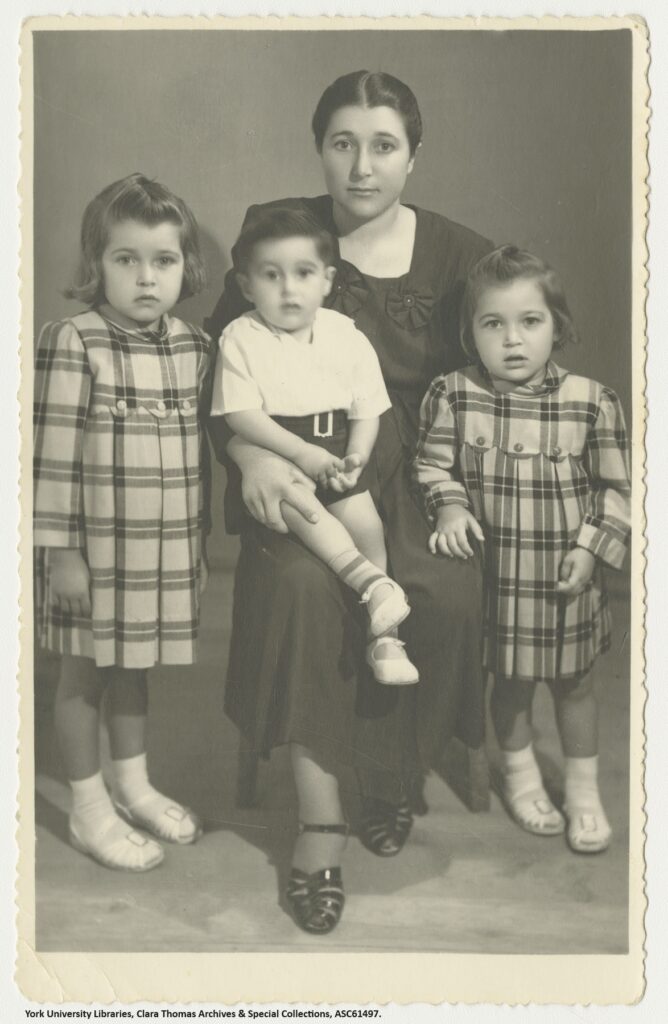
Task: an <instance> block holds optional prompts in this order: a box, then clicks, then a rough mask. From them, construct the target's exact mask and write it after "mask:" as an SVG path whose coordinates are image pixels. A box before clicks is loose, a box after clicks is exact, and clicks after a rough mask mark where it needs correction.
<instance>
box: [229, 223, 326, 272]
mask: <svg viewBox="0 0 668 1024" xmlns="http://www.w3.org/2000/svg"><path fill="white" fill-rule="evenodd" d="M281 238H312V239H313V241H314V243H315V247H316V250H317V253H318V256H319V257H320V259H321V260H322V262H323V263H324V264H325V266H326V267H330V266H332V265H333V264H334V263H335V262H336V251H337V250H336V242H335V241H334V238H333V236H332V235H331V234H330V232H329V231H327V230H326V229H325V228H323V227H322V225H321V224H318V222H317V221H316V220H314V219H313V218H312V217H311V216H309V214H308V213H305V212H304V211H302V210H293V209H291V208H290V207H289V206H275V207H273V208H272V209H269V210H263V211H262V212H261V213H260V214H259V215H258V216H256V217H253V218H252V219H251V220H250V221H249V222H248V224H246V225H244V227H243V228H242V229H241V234H240V235H239V237H238V239H237V240H236V242H235V243H234V245H233V247H232V263H233V264H234V269H235V270H236V272H237V273H238V274H245V273H246V271H247V269H248V264H249V263H250V261H251V258H252V256H253V250H254V248H255V246H256V245H259V244H260V242H267V241H269V240H270V239H281Z"/></svg>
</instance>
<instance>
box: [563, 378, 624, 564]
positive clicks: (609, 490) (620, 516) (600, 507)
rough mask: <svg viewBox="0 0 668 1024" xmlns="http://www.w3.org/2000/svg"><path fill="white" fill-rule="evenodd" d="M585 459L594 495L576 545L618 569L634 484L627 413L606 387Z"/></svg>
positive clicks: (588, 440)
mask: <svg viewBox="0 0 668 1024" xmlns="http://www.w3.org/2000/svg"><path fill="white" fill-rule="evenodd" d="M583 460H584V466H585V469H586V471H587V475H588V477H589V480H590V488H591V496H590V502H589V511H588V512H587V514H586V515H585V517H584V519H583V521H582V526H581V527H580V532H579V533H578V536H577V540H576V544H577V546H578V547H581V548H586V550H587V551H591V553H592V554H593V555H596V557H597V558H600V559H601V560H602V561H603V562H606V563H607V565H609V566H611V567H612V568H613V569H619V568H621V565H622V563H623V561H624V556H625V554H626V547H627V544H628V539H629V534H630V531H631V485H630V481H629V461H628V443H627V437H626V426H625V424H624V413H623V412H622V407H621V404H620V401H619V399H618V398H617V395H616V394H615V393H614V391H610V390H609V389H608V388H604V389H603V394H602V397H601V402H600V407H599V411H598V415H597V417H596V422H595V424H594V426H593V428H592V429H591V431H590V433H589V436H588V438H587V444H586V447H585V450H584V456H583Z"/></svg>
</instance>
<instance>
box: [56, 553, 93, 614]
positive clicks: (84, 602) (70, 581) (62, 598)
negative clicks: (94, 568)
mask: <svg viewBox="0 0 668 1024" xmlns="http://www.w3.org/2000/svg"><path fill="white" fill-rule="evenodd" d="M49 582H50V587H51V595H52V598H53V603H54V604H57V605H59V607H60V608H61V610H62V611H64V612H69V613H70V614H71V615H76V616H78V617H85V616H89V615H90V613H91V605H90V569H89V568H88V566H87V565H86V562H85V560H84V557H83V555H82V554H81V552H80V551H79V549H78V548H50V549H49Z"/></svg>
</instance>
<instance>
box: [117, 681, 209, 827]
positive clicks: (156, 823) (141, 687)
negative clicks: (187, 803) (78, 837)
mask: <svg viewBox="0 0 668 1024" xmlns="http://www.w3.org/2000/svg"><path fill="white" fill-rule="evenodd" d="M104 671H105V673H106V676H107V681H108V693H109V706H108V711H109V741H110V746H111V757H112V762H111V764H112V769H113V775H114V784H113V790H114V798H115V801H116V804H117V805H118V807H119V808H120V809H121V810H122V813H123V815H124V816H125V817H126V818H128V820H129V821H131V822H132V823H133V824H135V825H137V826H139V827H140V828H144V829H146V830H147V831H149V832H151V833H152V834H153V835H155V836H158V838H160V839H166V840H167V841H168V842H172V843H193V842H195V840H196V839H199V837H200V835H201V834H202V825H201V822H200V820H199V818H198V817H197V816H196V815H195V814H193V812H192V811H189V810H188V809H187V808H185V807H182V806H181V804H179V803H177V802H176V801H175V800H171V799H170V798H169V797H167V796H163V794H162V793H159V792H158V790H157V789H154V787H153V786H152V785H151V783H150V782H149V778H148V768H147V763H146V722H147V714H148V686H147V678H146V671H145V670H144V669H127V668H117V667H113V668H108V669H105V670H104Z"/></svg>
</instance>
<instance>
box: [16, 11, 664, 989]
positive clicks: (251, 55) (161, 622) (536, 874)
mask: <svg viewBox="0 0 668 1024" xmlns="http://www.w3.org/2000/svg"><path fill="white" fill-rule="evenodd" d="M22 61H23V65H22V75H23V86H22V88H23V113H22V116H23V127H22V131H23V147H24V148H23V169H22V174H23V175H24V178H25V181H26V182H30V185H29V189H28V191H27V193H24V209H25V210H27V211H29V216H28V217H24V226H23V232H24V234H23V245H24V251H23V261H24V263H23V266H24V274H26V273H29V274H30V275H31V285H30V287H29V288H28V289H24V293H23V302H24V309H23V317H24V326H25V329H24V335H23V339H22V352H23V368H24V370H23V372H24V382H23V397H24V402H23V409H22V417H23V421H22V423H23V425H22V441H23V444H24V478H23V491H22V502H23V510H24V517H23V518H24V522H23V529H24V536H23V564H24V583H23V595H22V608H23V610H24V619H23V646H22V650H23V656H22V678H21V704H22V726H21V728H22V744H21V751H20V759H21V760H20V771H21V781H22V822H21V833H22V836H23V838H22V840H21V842H22V847H21V858H22V881H21V887H20V890H19V928H20V931H21V937H22V940H23V943H24V944H26V946H27V948H29V949H30V956H29V958H24V959H22V958H21V956H19V962H18V973H17V980H18V984H19V985H20V987H21V990H22V991H23V993H24V994H25V995H26V997H28V998H30V999H35V1000H38V1001H39V1000H42V1001H45V1000H46V1001H54V1002H56V1001H60V1000H62V999H63V994H62V985H63V980H62V979H63V977H67V978H68V987H67V993H68V994H67V996H66V998H67V999H70V1000H72V1001H73V1002H76V1001H81V1002H83V1003H86V1002H90V1001H91V1000H96V1001H100V1002H101V1003H105V1002H109V1001H113V1000H114V999H116V1000H119V1001H123V1000H124V999H127V1000H128V1001H133V1000H137V999H143V1000H146V1001H148V1002H151V1001H155V1002H160V1001H162V1000H166V1001H169V1000H176V1001H183V1002H186V1001H188V1000H197V999H199V1000H201V1001H202V1002H216V1001H227V1002H238V1001H243V1000H244V999H253V1000H257V1001H262V999H263V998H264V999H265V1000H267V1001H270V1002H271V1001H282V1000H289V999H290V998H292V999H293V1000H299V1001H303V1002H308V1003H317V1002H320V1001H323V1002H336V1001H337V1000H350V1001H354V1002H357V1001H359V1002H365V1001H371V1000H374V1001H378V1002H382V1001H383V997H384V1001H385V1002H387V1001H388V1000H393V1001H395V1002H397V1003H402V1002H403V1003H406V1002H410V1001H411V996H410V993H411V992H414V991H415V990H414V989H413V988H412V987H411V986H412V985H413V984H414V978H413V977H412V976H411V975H412V974H413V970H414V969H413V967H411V968H410V969H406V966H405V964H406V961H404V962H403V963H404V966H403V967H399V965H398V964H399V961H396V966H394V967H390V966H389V965H390V964H391V963H394V962H395V961H394V960H393V958H392V957H390V956H389V955H390V954H392V955H396V954H411V955H413V954H417V955H418V956H417V957H416V958H415V961H414V960H413V959H412V958H411V961H410V962H411V963H413V962H415V972H418V973H419V972H420V971H421V970H422V969H423V968H424V969H425V970H428V971H430V972H431V973H432V978H431V984H430V985H427V986H426V988H425V989H424V990H423V994H424V998H425V999H427V998H430V999H433V1000H435V1001H454V1000H461V1001H463V1002H476V1001H486V1002H496V1001H499V1002H501V1001H503V1002H509V1003H517V1002H528V1001H533V1002H555V1003H556V1002H566V1003H573V1002H579V1003H588V1002H593V1003H606V1004H607V1003H614V1002H618V1003H629V1002H633V1001H634V1000H635V999H638V998H639V997H640V995H641V993H642V987H643V971H642V959H643V952H642V950H643V943H644V934H643V890H642V877H643V867H642V864H643V828H644V796H643V787H642V772H643V725H642V715H643V705H644V701H645V690H644V682H643V614H644V596H643V593H644V592H643V581H642V574H643V558H644V554H643V531H644V513H643V494H644V476H643V474H644V469H643V467H644V438H645V399H644V353H645V325H644V314H643V308H644V300H645V286H646V272H645V269H644V267H645V260H646V254H645V250H644V230H645V227H646V221H647V205H646V204H647V192H646V188H645V187H644V184H643V183H644V179H645V176H646V168H645V159H646V156H645V148H644V146H645V140H646V133H647V125H648V112H647V96H646V94H645V89H644V82H645V75H646V65H647V37H646V30H645V26H644V25H643V23H642V21H641V19H636V20H634V19H633V18H631V17H627V18H615V19H612V18H610V19H606V18H599V19H590V20H589V21H587V22H586V23H585V22H584V19H564V20H563V21H561V20H560V19H550V20H549V23H545V24H544V23H542V22H539V21H536V20H534V21H529V20H526V21H524V22H522V23H519V22H517V23H514V22H513V21H509V20H507V21H505V22H503V23H498V24H497V23H494V25H492V23H491V22H490V23H485V20H484V19H482V20H479V21H478V22H477V23H475V24H474V22H473V21H472V20H468V21H462V22H459V23H456V22H447V23H446V22H439V21H436V20H430V19H426V18H425V19H417V18H416V19H404V20H402V21H401V23H392V20H391V19H387V20H386V21H377V22H375V23H374V22H373V21H372V20H371V19H369V20H368V21H367V22H353V21H345V20H340V21H337V19H328V20H326V21H325V20H324V19H323V20H322V21H316V22H309V19H301V20H300V19H288V20H281V19H273V20H269V19H267V20H266V21H265V22H264V23H263V22H262V20H261V19H255V20H252V21H250V22H247V23H242V22H238V23H235V22H229V23H225V21H224V19H219V20H213V21H211V22H210V23H206V22H205V21H204V19H201V20H194V21H191V22H190V23H187V22H185V21H178V20H177V19H168V18H164V19H159V18H154V19H148V18H146V19H130V18H127V19H110V20H105V19H102V18H100V19H95V18H86V19H78V18H66V19H54V18H51V19H42V20H40V19H34V20H33V21H29V22H28V23H27V24H26V26H25V27H24V31H23V39H22ZM31 410H32V427H31V426H30V416H31ZM31 475H32V488H30V479H31ZM29 491H30V493H28V492H29ZM30 567H32V570H31V571H30ZM26 573H27V575H26ZM28 790H30V792H28ZM33 844H34V845H33ZM22 901H24V902H22ZM98 954H104V955H109V958H108V960H107V959H105V958H104V957H103V958H102V959H99V958H98V959H97V960H96V959H95V958H96V957H98ZM116 954H131V956H129V957H127V956H126V957H123V956H121V957H117V958H114V956H115V955H116ZM174 954H177V956H176V957H175V956H174ZM198 954H207V956H208V957H212V956H214V955H216V956H217V955H219V954H225V955H226V958H225V963H226V964H227V965H229V966H228V967H226V970H227V971H235V968H234V964H235V962H237V963H239V964H241V963H244V964H246V963H248V962H249V958H248V954H264V955H268V956H269V957H270V960H269V961H268V962H269V963H272V964H273V965H274V966H273V967H272V969H271V971H269V972H265V973H264V975H263V980H262V987H256V988H253V989H252V991H251V990H250V986H245V982H244V980H243V977H241V976H237V977H236V979H235V980H234V982H232V980H231V978H230V977H226V978H225V979H223V978H222V977H220V976H218V977H217V976H216V972H215V968H208V969H207V971H208V973H206V974H197V970H198V968H197V966H196V964H197V963H201V960H200V961H198V960H197V956H196V955H198ZM273 954H289V955H290V956H289V957H285V958H279V960H276V959H271V957H272V955H273ZM317 954H320V956H317ZM322 954H337V956H336V957H331V958H329V959H328V960H327V965H328V966H327V967H323V965H322V959H323V958H322ZM357 954H364V955H365V958H366V957H368V956H369V955H371V954H373V958H372V959H370V960H369V963H370V964H375V965H378V964H380V966H371V967H370V968H369V971H368V972H366V973H365V969H364V967H363V966H362V960H361V959H360V958H359V957H358V956H357ZM227 955H229V956H227ZM382 955H384V956H382ZM88 957H92V958H93V959H92V960H91V961H90V962H91V963H98V964H101V963H102V962H104V964H105V967H104V971H103V970H102V967H101V966H100V968H99V971H100V977H99V979H98V980H99V982H100V983H99V984H98V981H97V980H96V977H97V976H96V974H95V970H93V976H92V977H88V976H86V973H85V971H84V968H83V966H82V967H81V978H80V981H77V977H78V974H77V967H76V964H77V963H81V964H82V965H83V963H84V962H85V961H86V959H87V958H88ZM471 958H473V959H471ZM509 958H510V959H509ZM207 962H214V963H215V960H214V961H207ZM257 962H258V961H256V960H255V959H253V963H257ZM279 963H281V964H282V963H285V968H283V967H281V966H276V964H279ZM511 963H514V964H515V966H514V967H511V968H509V967H508V965H509V964H511ZM193 964H195V966H193ZM311 964H313V966H310V965H311ZM439 964H440V965H441V966H440V967H439V966H437V965H439ZM585 964H587V965H592V966H591V973H590V970H589V967H585V966H584V965H585ZM597 964H598V966H599V967H600V968H601V970H600V972H599V971H598V969H597V967H596V965H597ZM38 965H40V966H39V968H38ZM427 965H428V966H427ZM446 965H447V968H446ZM458 965H460V966H458ZM90 969H91V968H90V965H89V966H88V967H87V968H86V970H90ZM244 970H245V968H244ZM193 971H194V972H195V975H194V976H195V977H196V978H198V979H199V980H197V981H196V982H193V981H192V977H193V975H192V972H193ZM321 971H322V972H323V973H324V974H325V976H326V980H322V981H321V980H320V977H319V972H321ZM63 972H64V973H63ZM110 972H111V973H110ZM487 972H489V974H488V973H487ZM103 973H104V974H106V976H107V978H110V977H111V978H113V979H114V980H113V984H112V985H111V986H107V988H106V989H105V987H104V985H103V983H102V980H101V976H102V974H103ZM235 973H236V971H235ZM383 976H384V978H385V980H384V981H381V980H379V979H381V978H382V977H383ZM203 978H205V979H206V980H202V979H203ZM193 984H195V985H199V986H200V987H199V989H197V988H193ZM288 985H291V986H292V989H288V987H287V986H288ZM477 986H479V987H477ZM290 991H292V992H293V993H294V994H293V995H292V996H290V995H289V992H290ZM418 991H419V990H418ZM105 992H106V995H105V994H104V993H105ZM59 993H60V994H59ZM124 993H125V994H124ZM258 993H264V995H260V994H258ZM434 993H435V995H434ZM413 999H414V1000H415V999H417V997H415V996H413Z"/></svg>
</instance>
